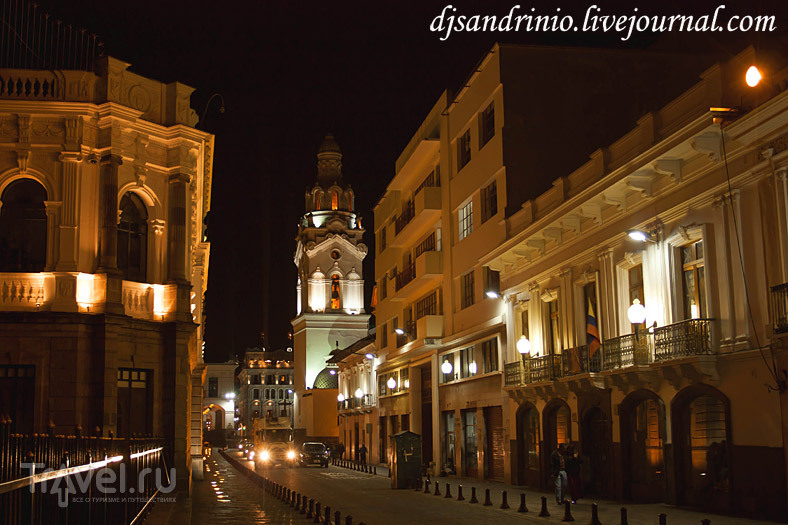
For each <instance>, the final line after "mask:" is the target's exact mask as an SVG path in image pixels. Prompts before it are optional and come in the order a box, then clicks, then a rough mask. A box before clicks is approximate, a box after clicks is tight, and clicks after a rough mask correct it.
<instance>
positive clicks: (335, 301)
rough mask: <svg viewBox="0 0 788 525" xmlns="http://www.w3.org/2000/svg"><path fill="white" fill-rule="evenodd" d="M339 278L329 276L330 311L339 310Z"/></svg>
mask: <svg viewBox="0 0 788 525" xmlns="http://www.w3.org/2000/svg"><path fill="white" fill-rule="evenodd" d="M339 303H340V300H339V276H338V275H332V276H331V309H332V310H339Z"/></svg>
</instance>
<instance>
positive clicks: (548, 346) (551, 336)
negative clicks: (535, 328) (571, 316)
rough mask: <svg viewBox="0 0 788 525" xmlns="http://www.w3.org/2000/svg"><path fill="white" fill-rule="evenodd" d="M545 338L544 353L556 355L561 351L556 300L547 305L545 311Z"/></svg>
mask: <svg viewBox="0 0 788 525" xmlns="http://www.w3.org/2000/svg"><path fill="white" fill-rule="evenodd" d="M544 327H545V333H544V335H545V337H544V340H545V341H544V353H545V355H547V354H554V355H555V354H558V353H560V351H561V348H562V346H561V326H560V317H559V315H558V300H557V299H556V300H555V301H550V302H549V303H547V307H546V309H545V319H544Z"/></svg>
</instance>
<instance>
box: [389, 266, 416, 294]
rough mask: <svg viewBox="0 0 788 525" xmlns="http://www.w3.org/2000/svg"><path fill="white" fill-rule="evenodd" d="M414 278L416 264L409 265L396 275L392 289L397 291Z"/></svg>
mask: <svg viewBox="0 0 788 525" xmlns="http://www.w3.org/2000/svg"><path fill="white" fill-rule="evenodd" d="M415 278H416V263H411V264H410V265H409V266H406V267H405V268H403V269H402V271H401V272H399V273H398V274H397V277H396V279H395V282H394V289H395V290H396V291H399V290H400V288H402V287H404V286H405V285H406V284H408V283H409V282H411V281H412V280H413V279H415Z"/></svg>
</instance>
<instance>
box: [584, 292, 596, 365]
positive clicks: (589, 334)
mask: <svg viewBox="0 0 788 525" xmlns="http://www.w3.org/2000/svg"><path fill="white" fill-rule="evenodd" d="M586 343H587V344H588V357H589V358H591V357H593V356H594V354H595V353H596V351H597V350H599V328H598V327H597V325H596V315H595V314H594V305H592V304H591V299H588V316H587V321H586Z"/></svg>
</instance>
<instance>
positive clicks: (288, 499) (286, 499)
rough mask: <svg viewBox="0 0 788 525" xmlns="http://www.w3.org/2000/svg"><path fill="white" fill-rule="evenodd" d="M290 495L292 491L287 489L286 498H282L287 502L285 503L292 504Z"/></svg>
mask: <svg viewBox="0 0 788 525" xmlns="http://www.w3.org/2000/svg"><path fill="white" fill-rule="evenodd" d="M290 494H291V492H290V489H285V497H284V498H282V499H283V500H284V501H285V503H290Z"/></svg>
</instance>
